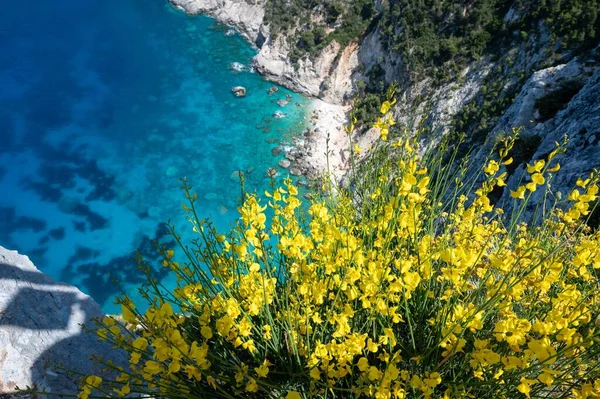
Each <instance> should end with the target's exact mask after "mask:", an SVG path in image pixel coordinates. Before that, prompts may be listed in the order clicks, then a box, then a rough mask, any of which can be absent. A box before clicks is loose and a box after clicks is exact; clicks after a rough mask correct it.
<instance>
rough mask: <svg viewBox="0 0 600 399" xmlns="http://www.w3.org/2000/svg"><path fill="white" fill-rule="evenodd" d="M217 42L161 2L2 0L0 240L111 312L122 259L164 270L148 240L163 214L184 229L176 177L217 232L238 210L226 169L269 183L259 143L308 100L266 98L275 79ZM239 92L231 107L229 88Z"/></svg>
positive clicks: (125, 271)
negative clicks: (243, 91) (138, 255)
mask: <svg viewBox="0 0 600 399" xmlns="http://www.w3.org/2000/svg"><path fill="white" fill-rule="evenodd" d="M231 33H232V32H231V31H230V29H229V28H228V27H226V26H222V25H219V24H216V22H215V21H214V20H212V19H210V18H206V17H203V16H195V17H189V16H186V15H184V14H182V13H181V12H179V11H176V10H174V9H173V8H172V7H171V6H169V5H168V4H166V2H164V1H163V0H151V1H142V0H129V1H127V2H119V1H116V0H107V1H99V0H90V1H87V2H80V1H76V0H61V1H58V2H47V1H44V0H32V1H31V2H27V4H26V5H23V4H22V3H14V2H13V3H7V4H6V5H5V6H4V9H3V13H2V15H1V16H0V48H1V49H2V51H1V53H0V137H1V139H2V140H1V142H0V245H2V246H4V247H7V248H9V249H16V250H18V251H19V252H21V253H23V254H26V255H28V256H29V257H30V258H31V259H32V261H33V262H34V263H35V264H36V266H37V267H38V268H39V269H40V270H41V271H43V272H45V273H47V274H49V275H51V276H52V277H54V278H55V279H57V280H60V281H64V282H67V283H71V284H74V285H77V286H78V287H80V288H81V289H82V290H83V291H84V292H86V293H88V294H90V295H91V296H92V297H93V298H94V299H95V300H96V301H98V302H99V303H100V304H101V305H102V307H103V310H104V311H106V312H114V311H117V308H116V307H115V306H114V305H113V304H112V301H113V298H114V295H115V294H117V287H116V286H115V285H114V284H113V283H112V282H111V281H110V276H114V277H116V278H117V279H118V280H119V281H120V282H121V284H124V287H125V289H126V290H127V291H128V293H130V294H133V295H134V296H135V292H136V291H135V287H136V286H137V284H139V283H140V282H141V276H140V272H139V271H138V270H137V265H136V264H135V262H134V261H133V260H132V255H133V254H134V252H135V250H136V249H138V248H139V250H140V251H141V252H142V254H143V255H144V256H145V257H146V258H147V259H148V260H149V261H150V263H151V264H153V265H154V266H156V267H157V268H158V269H157V271H158V275H159V276H160V277H165V271H164V270H161V269H160V266H159V257H158V254H157V253H156V251H155V249H154V247H153V244H152V241H153V240H154V239H155V238H159V239H161V240H163V241H162V242H164V243H167V242H168V240H167V239H166V238H165V233H166V231H165V228H164V225H163V222H165V221H167V220H171V221H172V222H173V223H174V224H175V225H177V226H178V227H179V228H180V231H181V232H182V233H183V232H184V231H186V229H187V230H189V228H188V226H187V225H186V221H185V215H184V214H183V212H182V210H181V203H182V202H183V199H184V198H183V194H182V192H181V190H180V189H179V186H180V182H179V180H178V179H179V178H180V177H186V178H187V179H188V181H189V182H190V183H191V184H192V185H193V186H194V191H195V192H197V193H198V195H199V209H201V212H202V214H201V217H210V218H211V219H212V220H213V222H214V223H215V225H216V226H217V227H218V228H219V229H221V230H226V229H227V228H228V226H229V225H230V224H231V222H232V221H233V220H234V219H235V218H236V217H237V211H236V207H237V205H238V202H237V201H238V197H239V196H240V183H239V181H238V180H237V179H236V171H239V170H242V171H244V172H245V178H246V189H247V190H248V191H257V192H259V193H262V192H263V191H264V190H265V189H267V188H268V187H269V186H270V182H271V179H269V178H268V177H266V176H265V171H266V170H267V169H268V168H269V167H277V162H278V161H279V158H277V157H274V156H273V155H272V149H273V148H274V147H276V146H277V145H280V144H286V143H289V142H291V139H292V137H293V135H294V134H296V133H298V132H299V131H302V130H303V127H304V126H305V108H306V106H307V105H308V103H309V100H307V99H304V98H303V97H302V96H300V95H297V94H294V93H291V92H289V91H288V90H286V89H284V88H279V91H278V92H277V93H275V94H271V95H269V94H268V93H267V91H268V89H269V88H270V87H272V86H273V84H272V83H269V82H266V81H264V80H263V79H262V77H261V76H260V75H258V74H256V73H253V72H252V71H251V70H250V69H249V68H247V66H248V65H250V62H251V58H252V57H253V55H254V54H255V49H253V48H252V47H250V46H249V45H248V44H247V43H245V42H244V40H243V39H242V38H241V37H240V36H239V35H237V34H231ZM234 62H237V63H240V64H242V65H244V66H246V68H244V70H243V71H236V70H233V69H232V68H231V65H232V63H234ZM238 85H240V86H244V87H246V88H247V91H248V95H247V96H246V97H245V98H236V97H235V96H233V95H232V93H231V88H232V87H233V86H238ZM286 98H287V99H288V100H290V102H289V104H288V105H286V106H285V107H281V106H280V105H278V104H277V101H278V100H282V99H286ZM277 111H281V112H284V113H285V114H286V117H285V118H275V117H273V114H274V113H275V112H277ZM279 171H280V172H282V173H281V175H282V176H283V175H284V174H285V171H284V170H282V169H279ZM184 238H185V235H184Z"/></svg>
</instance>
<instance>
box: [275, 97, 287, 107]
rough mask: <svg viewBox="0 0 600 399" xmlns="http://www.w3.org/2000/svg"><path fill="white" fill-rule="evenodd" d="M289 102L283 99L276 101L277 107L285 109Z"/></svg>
mask: <svg viewBox="0 0 600 399" xmlns="http://www.w3.org/2000/svg"><path fill="white" fill-rule="evenodd" d="M288 103H289V101H287V100H284V99H279V100H277V105H279V106H280V107H285V106H286V105H288Z"/></svg>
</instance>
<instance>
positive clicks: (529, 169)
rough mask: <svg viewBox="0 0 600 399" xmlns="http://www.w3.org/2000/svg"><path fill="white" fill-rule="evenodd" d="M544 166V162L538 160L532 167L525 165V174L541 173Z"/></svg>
mask: <svg viewBox="0 0 600 399" xmlns="http://www.w3.org/2000/svg"><path fill="white" fill-rule="evenodd" d="M545 164H546V161H544V160H543V159H540V160H539V161H537V162H536V163H534V164H533V165H529V164H527V173H530V174H531V173H536V172H541V171H542V169H543V168H544V165H545Z"/></svg>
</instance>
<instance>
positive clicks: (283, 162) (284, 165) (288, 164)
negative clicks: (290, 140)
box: [279, 159, 292, 169]
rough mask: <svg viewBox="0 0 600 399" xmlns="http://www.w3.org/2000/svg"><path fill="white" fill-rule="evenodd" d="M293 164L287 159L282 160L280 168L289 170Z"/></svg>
mask: <svg viewBox="0 0 600 399" xmlns="http://www.w3.org/2000/svg"><path fill="white" fill-rule="evenodd" d="M291 164H292V163H291V162H290V161H288V160H287V159H282V160H281V161H279V166H281V167H282V168H284V169H287V168H289V167H290V165H291Z"/></svg>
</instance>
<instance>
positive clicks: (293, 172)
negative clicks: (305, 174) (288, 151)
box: [290, 168, 302, 176]
mask: <svg viewBox="0 0 600 399" xmlns="http://www.w3.org/2000/svg"><path fill="white" fill-rule="evenodd" d="M290 174H291V175H292V176H302V170H300V169H299V168H291V169H290Z"/></svg>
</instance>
